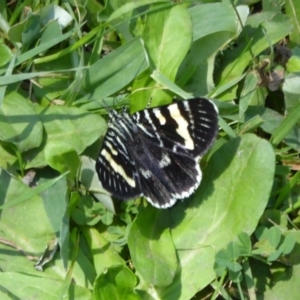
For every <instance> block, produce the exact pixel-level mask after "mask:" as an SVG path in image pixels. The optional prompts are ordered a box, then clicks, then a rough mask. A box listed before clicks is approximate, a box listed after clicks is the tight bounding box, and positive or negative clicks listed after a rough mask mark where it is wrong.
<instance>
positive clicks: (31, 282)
mask: <svg viewBox="0 0 300 300" xmlns="http://www.w3.org/2000/svg"><path fill="white" fill-rule="evenodd" d="M38 275H40V274H36V276H28V274H21V273H16V272H4V273H2V272H1V273H0V281H1V287H2V288H1V291H0V298H1V299H3V300H8V299H12V297H11V296H12V295H13V297H14V299H34V298H37V299H47V300H52V299H53V300H57V299H59V295H60V289H61V288H62V285H63V280H59V279H55V278H51V277H48V278H45V277H43V276H41V275H40V276H38ZM69 297H71V298H73V299H78V300H86V299H90V298H91V293H90V291H89V290H88V289H87V288H82V287H80V286H78V285H75V284H72V286H71V288H70V292H69Z"/></svg>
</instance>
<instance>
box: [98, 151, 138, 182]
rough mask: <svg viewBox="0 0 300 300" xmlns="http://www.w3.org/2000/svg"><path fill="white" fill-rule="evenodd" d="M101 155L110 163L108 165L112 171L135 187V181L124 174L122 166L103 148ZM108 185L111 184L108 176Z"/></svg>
mask: <svg viewBox="0 0 300 300" xmlns="http://www.w3.org/2000/svg"><path fill="white" fill-rule="evenodd" d="M101 155H102V156H104V157H105V159H106V160H107V161H108V162H109V163H110V166H111V168H112V169H113V171H114V172H116V173H119V174H120V175H121V176H122V177H123V178H124V180H125V181H126V182H127V183H128V184H129V185H130V186H132V187H135V181H134V180H133V179H132V178H130V177H128V176H127V175H126V173H125V171H124V169H123V168H122V166H121V165H119V164H117V163H116V162H115V160H114V159H113V158H112V156H111V155H110V153H109V152H107V151H106V150H105V149H103V150H102V151H101ZM109 185H111V183H110V178H109Z"/></svg>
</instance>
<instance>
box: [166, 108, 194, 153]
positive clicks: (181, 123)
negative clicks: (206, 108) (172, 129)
mask: <svg viewBox="0 0 300 300" xmlns="http://www.w3.org/2000/svg"><path fill="white" fill-rule="evenodd" d="M168 110H169V111H170V115H171V117H172V118H173V119H174V121H175V122H176V123H177V124H178V128H177V129H176V131H177V133H178V134H179V135H180V136H181V137H182V138H184V146H185V147H186V148H187V149H189V150H193V149H194V147H195V145H194V142H193V139H192V138H191V136H190V134H189V131H188V126H189V123H188V122H187V120H186V119H185V118H184V117H183V116H182V115H181V113H180V110H179V109H178V105H177V104H176V103H175V104H172V105H170V106H169V107H168Z"/></svg>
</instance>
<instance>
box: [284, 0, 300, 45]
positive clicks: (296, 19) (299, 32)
mask: <svg viewBox="0 0 300 300" xmlns="http://www.w3.org/2000/svg"><path fill="white" fill-rule="evenodd" d="M284 3H285V11H286V14H287V16H288V17H290V18H291V20H292V24H293V27H294V28H293V31H292V32H291V33H290V35H289V38H290V41H291V43H292V44H294V45H295V44H296V45H299V44H300V3H299V1H297V0H288V1H287V0H286V1H284Z"/></svg>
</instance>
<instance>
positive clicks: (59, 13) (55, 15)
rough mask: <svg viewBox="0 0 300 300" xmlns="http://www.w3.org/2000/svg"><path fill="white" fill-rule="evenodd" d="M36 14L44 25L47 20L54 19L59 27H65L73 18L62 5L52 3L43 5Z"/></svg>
mask: <svg viewBox="0 0 300 300" xmlns="http://www.w3.org/2000/svg"><path fill="white" fill-rule="evenodd" d="M38 14H39V15H40V17H41V22H42V24H43V25H44V26H45V25H47V23H48V22H50V21H53V20H55V21H56V22H57V23H58V24H59V25H60V26H61V28H65V27H67V26H68V25H69V24H70V23H71V22H72V20H73V18H72V16H71V15H70V14H69V13H68V12H67V11H66V10H64V9H63V8H62V7H60V6H58V5H54V4H50V5H46V6H44V7H43V8H42V9H41V10H40V11H39V12H38Z"/></svg>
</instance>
